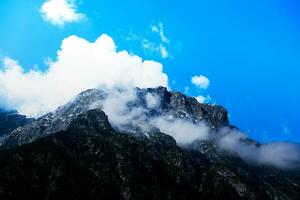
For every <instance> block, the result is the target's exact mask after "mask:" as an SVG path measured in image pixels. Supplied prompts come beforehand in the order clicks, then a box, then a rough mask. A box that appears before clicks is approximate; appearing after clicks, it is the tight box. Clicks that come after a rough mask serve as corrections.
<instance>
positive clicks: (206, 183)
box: [0, 109, 300, 200]
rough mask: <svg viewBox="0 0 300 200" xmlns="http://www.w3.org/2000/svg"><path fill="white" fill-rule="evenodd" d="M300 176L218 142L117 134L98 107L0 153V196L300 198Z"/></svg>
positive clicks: (151, 135) (54, 197)
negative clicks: (227, 150) (255, 162)
mask: <svg viewBox="0 0 300 200" xmlns="http://www.w3.org/2000/svg"><path fill="white" fill-rule="evenodd" d="M299 178H300V177H299V172H297V173H296V172H293V173H290V172H284V171H280V170H277V169H273V168H267V167H254V166H249V165H247V164H246V163H244V162H243V161H242V160H240V159H238V158H234V157H231V156H229V155H226V154H223V153H222V152H219V151H218V150H217V149H216V148H215V147H214V144H213V141H210V142H203V144H202V145H201V149H193V150H191V149H182V148H180V147H178V146H177V145H176V142H175V140H174V139H173V138H172V137H170V136H168V135H165V134H163V133H159V132H157V133H152V134H150V135H149V137H147V138H145V137H134V136H132V135H131V134H126V133H123V134H120V133H117V132H115V131H114V130H113V129H112V127H111V126H110V124H109V122H108V119H107V116H106V115H105V114H104V113H103V112H102V111H101V110H99V109H96V110H89V111H87V112H85V113H83V114H80V115H78V116H76V117H74V118H73V119H72V120H71V122H70V123H69V125H68V126H67V128H66V129H65V131H61V132H58V133H55V134H53V135H50V136H48V137H45V138H42V139H40V140H37V141H35V142H33V143H31V144H26V145H22V146H19V147H16V148H13V149H10V150H6V151H0V199H128V200H129V199H130V200H135V199H137V200H139V199H224V198H226V199H264V200H268V199H299V196H300V190H299V185H300V179H299ZM287 186H288V187H287Z"/></svg>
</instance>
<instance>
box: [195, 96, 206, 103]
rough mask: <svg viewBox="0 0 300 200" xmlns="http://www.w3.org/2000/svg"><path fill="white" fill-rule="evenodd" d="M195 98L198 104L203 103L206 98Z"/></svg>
mask: <svg viewBox="0 0 300 200" xmlns="http://www.w3.org/2000/svg"><path fill="white" fill-rule="evenodd" d="M195 98H196V99H197V101H198V102H199V103H205V101H206V98H205V97H204V96H197V97H195Z"/></svg>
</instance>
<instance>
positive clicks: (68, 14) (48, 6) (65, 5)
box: [40, 0, 84, 26]
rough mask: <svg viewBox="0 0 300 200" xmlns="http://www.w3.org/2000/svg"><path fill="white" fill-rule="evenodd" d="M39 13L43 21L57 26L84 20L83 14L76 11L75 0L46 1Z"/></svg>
mask: <svg viewBox="0 0 300 200" xmlns="http://www.w3.org/2000/svg"><path fill="white" fill-rule="evenodd" d="M40 13H41V14H42V17H43V19H44V20H45V21H48V22H50V23H52V24H54V25H57V26H63V25H64V24H65V23H70V22H77V21H80V20H82V19H83V18H84V14H82V13H78V12H77V11H76V5H75V0H47V1H46V2H45V3H44V4H43V5H42V7H41V8H40Z"/></svg>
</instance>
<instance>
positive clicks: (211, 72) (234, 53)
mask: <svg viewBox="0 0 300 200" xmlns="http://www.w3.org/2000/svg"><path fill="white" fill-rule="evenodd" d="M44 3H45V1H44V0H35V1H30V2H29V1H27V0H18V1H12V0H2V1H1V4H0V27H1V29H0V56H1V57H9V58H12V59H15V60H17V61H18V62H19V64H20V65H22V67H23V68H24V69H25V71H26V70H27V71H29V70H30V69H32V68H39V69H40V70H42V71H43V70H44V71H46V70H47V65H46V64H45V60H46V59H47V58H48V57H50V58H51V59H55V58H56V53H57V51H58V50H59V49H60V46H61V43H62V40H63V39H65V38H66V37H68V36H70V35H77V36H78V37H81V38H84V39H86V40H88V41H95V40H96V39H97V38H98V37H99V36H100V35H101V34H103V33H105V34H108V35H109V36H111V37H112V38H113V40H114V41H115V43H116V45H117V49H118V50H123V49H125V50H127V51H129V52H131V53H134V54H137V55H139V56H140V57H142V58H143V59H148V60H155V61H157V62H160V63H162V64H163V65H164V72H165V73H166V74H167V75H168V78H169V85H170V87H171V88H172V89H173V90H179V91H182V92H184V91H185V92H186V93H187V94H188V95H192V96H198V95H203V96H207V95H209V96H210V97H211V99H210V102H212V103H214V102H215V103H217V104H221V105H223V106H224V107H226V108H227V109H228V111H229V113H230V120H231V122H232V124H234V125H236V126H238V127H240V128H241V129H242V130H244V131H246V132H248V134H249V135H250V136H251V137H252V138H255V139H258V140H260V141H262V142H266V141H277V140H285V141H296V142H300V135H299V133H300V127H299V126H298V124H299V119H300V116H299V113H300V106H299V102H300V93H299V86H300V78H299V72H300V70H299V66H300V45H299V44H300V37H299V35H300V34H299V33H300V17H299V11H300V3H299V2H297V1H296V0H289V1H287V0H244V1H241V0H227V1H223V0H202V1H196V0H193V1H192V0H186V1H158V0H151V1H150V0H129V1H120V0H109V1H108V0H99V1H92V0H80V1H74V2H73V3H74V5H76V12H78V13H82V14H83V15H84V17H83V18H82V19H81V20H78V21H73V22H66V23H64V25H63V26H59V25H55V24H53V23H50V22H49V21H47V20H45V19H43V17H42V14H41V12H40V9H41V6H42V5H43V4H44ZM160 23H161V24H162V26H163V29H160V27H159V25H160ZM153 27H156V28H157V29H159V30H158V31H157V32H155V31H153ZM162 30H163V34H164V36H165V37H166V38H167V39H168V41H167V42H164V41H163V40H162V37H161V35H159V31H162ZM145 43H147V44H148V45H150V47H149V46H148V48H145V46H143V44H144V45H145ZM151 45H152V46H151ZM161 45H163V46H164V47H165V49H166V51H167V52H168V55H167V56H164V57H165V58H163V56H162V55H161V51H160V50H161V49H160V48H159V47H160V46H161ZM0 66H1V65H0ZM195 75H203V76H205V77H208V79H209V82H210V84H209V87H208V88H207V89H203V88H202V89H201V88H199V87H196V86H195V85H193V84H192V83H191V77H193V76H195ZM186 87H189V90H188V91H187V90H186V89H185V88H186Z"/></svg>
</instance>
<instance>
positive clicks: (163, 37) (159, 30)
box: [151, 22, 169, 43]
mask: <svg viewBox="0 0 300 200" xmlns="http://www.w3.org/2000/svg"><path fill="white" fill-rule="evenodd" d="M151 30H152V32H154V33H158V34H159V36H160V39H161V41H162V42H163V43H169V39H168V38H167V36H166V35H165V33H164V25H163V23H162V22H159V23H158V25H152V26H151Z"/></svg>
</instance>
